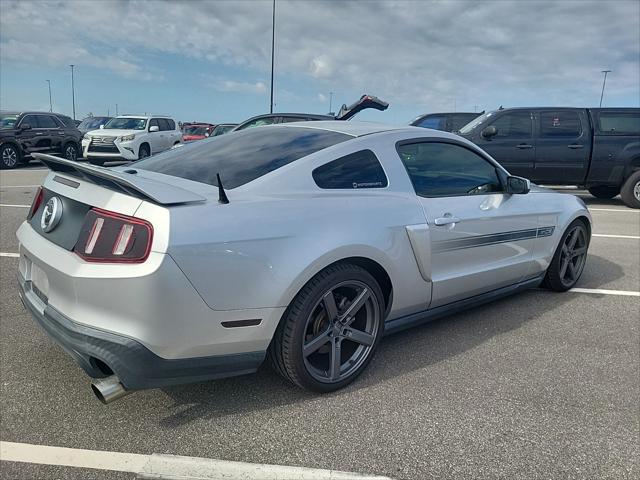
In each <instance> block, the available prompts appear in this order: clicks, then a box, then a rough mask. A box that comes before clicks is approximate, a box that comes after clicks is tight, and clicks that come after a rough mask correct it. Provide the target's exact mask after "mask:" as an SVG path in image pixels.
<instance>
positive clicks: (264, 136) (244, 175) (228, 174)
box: [135, 126, 353, 188]
mask: <svg viewBox="0 0 640 480" xmlns="http://www.w3.org/2000/svg"><path fill="white" fill-rule="evenodd" d="M351 138H353V137H352V136H350V135H345V134H343V133H337V132H330V131H327V130H318V129H312V128H290V127H277V126H273V127H264V128H250V129H247V130H241V131H237V132H232V133H229V134H226V135H220V136H216V137H211V138H209V139H206V140H201V141H199V142H194V143H193V144H192V145H187V146H184V147H182V148H176V149H174V150H169V151H167V152H164V153H161V154H159V155H154V156H153V157H149V158H145V159H144V160H139V161H138V162H135V166H136V168H140V169H143V170H149V171H152V172H157V173H162V174H165V175H172V176H174V177H180V178H185V179H187V180H192V181H195V182H200V183H207V184H209V185H214V186H217V184H218V183H217V180H216V174H220V177H221V179H222V183H223V184H224V186H225V188H236V187H239V186H241V185H244V184H245V183H248V182H251V181H253V180H255V179H256V178H259V177H262V176H263V175H266V174H267V173H269V172H272V171H274V170H277V169H278V168H280V167H283V166H285V165H288V164H289V163H291V162H294V161H296V160H298V159H300V158H302V157H306V156H307V155H311V154H312V153H315V152H318V151H320V150H323V149H325V148H328V147H330V146H332V145H336V144H338V143H340V142H344V141H346V140H349V139H351Z"/></svg>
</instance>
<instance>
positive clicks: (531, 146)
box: [516, 143, 533, 150]
mask: <svg viewBox="0 0 640 480" xmlns="http://www.w3.org/2000/svg"><path fill="white" fill-rule="evenodd" d="M516 148H519V149H520V150H524V149H527V148H533V145H529V144H528V143H521V144H520V145H516Z"/></svg>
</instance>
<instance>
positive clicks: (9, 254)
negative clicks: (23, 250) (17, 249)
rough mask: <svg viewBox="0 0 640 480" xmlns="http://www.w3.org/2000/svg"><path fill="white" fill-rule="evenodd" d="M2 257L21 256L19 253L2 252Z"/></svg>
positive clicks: (0, 254) (0, 253) (0, 255)
mask: <svg viewBox="0 0 640 480" xmlns="http://www.w3.org/2000/svg"><path fill="white" fill-rule="evenodd" d="M0 257H9V258H20V254H19V253H8V252H0Z"/></svg>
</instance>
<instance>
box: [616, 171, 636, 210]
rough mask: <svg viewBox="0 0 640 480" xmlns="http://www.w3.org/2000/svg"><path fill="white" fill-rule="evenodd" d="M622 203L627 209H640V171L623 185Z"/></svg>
mask: <svg viewBox="0 0 640 480" xmlns="http://www.w3.org/2000/svg"><path fill="white" fill-rule="evenodd" d="M620 196H621V197H622V201H623V202H624V204H625V205H626V206H627V207H631V208H640V170H638V171H636V172H633V173H632V174H631V176H630V177H629V178H627V181H626V182H624V185H622V190H621V191H620Z"/></svg>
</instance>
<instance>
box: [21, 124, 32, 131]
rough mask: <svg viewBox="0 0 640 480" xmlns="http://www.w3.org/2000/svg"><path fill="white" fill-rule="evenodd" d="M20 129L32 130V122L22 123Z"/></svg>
mask: <svg viewBox="0 0 640 480" xmlns="http://www.w3.org/2000/svg"><path fill="white" fill-rule="evenodd" d="M20 130H31V124H30V123H21V124H20Z"/></svg>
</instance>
